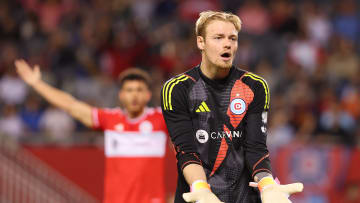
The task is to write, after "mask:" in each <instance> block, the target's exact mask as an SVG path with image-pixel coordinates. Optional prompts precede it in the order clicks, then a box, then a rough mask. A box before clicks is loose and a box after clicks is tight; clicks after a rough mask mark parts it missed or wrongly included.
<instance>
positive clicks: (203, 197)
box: [183, 188, 224, 203]
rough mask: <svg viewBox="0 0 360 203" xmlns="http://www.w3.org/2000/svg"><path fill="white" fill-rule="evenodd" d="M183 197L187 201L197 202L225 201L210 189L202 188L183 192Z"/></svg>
mask: <svg viewBox="0 0 360 203" xmlns="http://www.w3.org/2000/svg"><path fill="white" fill-rule="evenodd" d="M183 198H184V200H185V201H186V202H196V203H224V202H222V201H220V200H219V199H218V198H217V197H216V196H215V194H214V193H212V192H211V190H210V189H207V188H201V189H197V190H195V191H193V192H188V193H184V194H183Z"/></svg>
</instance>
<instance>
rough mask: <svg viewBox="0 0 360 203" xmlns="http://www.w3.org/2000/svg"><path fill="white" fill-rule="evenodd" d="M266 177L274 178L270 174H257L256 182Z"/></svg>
mask: <svg viewBox="0 0 360 203" xmlns="http://www.w3.org/2000/svg"><path fill="white" fill-rule="evenodd" d="M264 177H273V176H272V175H271V174H270V173H267V172H260V173H257V174H256V175H255V176H254V181H255V182H259V181H260V180H261V179H262V178H264Z"/></svg>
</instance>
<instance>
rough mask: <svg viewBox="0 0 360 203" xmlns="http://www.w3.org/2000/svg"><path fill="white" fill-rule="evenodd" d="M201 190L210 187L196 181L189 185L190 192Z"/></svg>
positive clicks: (205, 183)
mask: <svg viewBox="0 0 360 203" xmlns="http://www.w3.org/2000/svg"><path fill="white" fill-rule="evenodd" d="M203 188H206V189H210V185H209V184H208V183H207V182H205V181H203V180H197V181H194V182H193V183H192V184H191V191H195V190H198V189H203Z"/></svg>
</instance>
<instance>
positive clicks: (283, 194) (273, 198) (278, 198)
mask: <svg viewBox="0 0 360 203" xmlns="http://www.w3.org/2000/svg"><path fill="white" fill-rule="evenodd" d="M249 185H250V186H252V187H257V183H253V182H251V183H250V184H249ZM303 188H304V186H303V184H302V183H292V184H288V185H280V184H277V183H273V184H269V185H266V186H264V187H263V188H262V190H261V191H260V195H261V202H262V203H291V201H290V200H289V196H290V195H292V194H294V193H298V192H302V191H303Z"/></svg>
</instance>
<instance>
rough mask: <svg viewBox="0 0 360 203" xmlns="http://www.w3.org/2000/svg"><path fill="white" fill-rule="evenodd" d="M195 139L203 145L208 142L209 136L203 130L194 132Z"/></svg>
mask: <svg viewBox="0 0 360 203" xmlns="http://www.w3.org/2000/svg"><path fill="white" fill-rule="evenodd" d="M196 139H197V140H198V141H199V142H200V143H201V144H204V143H206V142H207V141H208V140H209V134H208V133H207V132H206V131H205V130H198V131H196Z"/></svg>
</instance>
